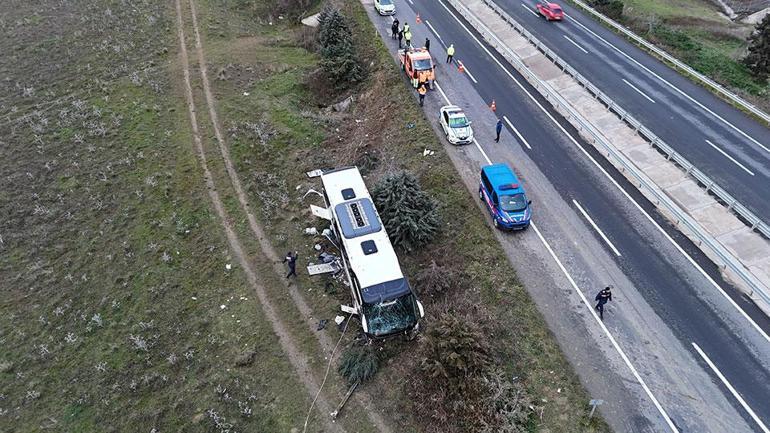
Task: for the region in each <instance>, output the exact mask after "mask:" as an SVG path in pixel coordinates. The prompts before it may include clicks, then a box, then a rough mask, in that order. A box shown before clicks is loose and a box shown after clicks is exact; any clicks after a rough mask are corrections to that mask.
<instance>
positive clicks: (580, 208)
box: [572, 199, 620, 257]
mask: <svg viewBox="0 0 770 433" xmlns="http://www.w3.org/2000/svg"><path fill="white" fill-rule="evenodd" d="M572 203H575V206H577V208H578V210H579V211H580V213H582V214H583V216H584V217H585V219H587V220H588V222H589V223H591V226H592V227H593V228H594V230H596V231H597V232H598V233H599V236H601V237H602V239H604V242H606V243H607V245H609V247H610V249H612V252H613V253H615V255H616V256H618V257H620V251H618V249H617V248H615V245H613V244H612V242H610V240H609V238H607V236H606V235H605V234H604V232H603V231H602V230H601V229H600V228H599V226H597V225H596V223H595V222H594V220H593V219H592V218H591V216H590V215H588V213H587V212H586V211H585V209H583V206H580V203H578V201H577V200H575V199H573V200H572Z"/></svg>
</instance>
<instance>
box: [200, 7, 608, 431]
mask: <svg viewBox="0 0 770 433" xmlns="http://www.w3.org/2000/svg"><path fill="white" fill-rule="evenodd" d="M207 4H208V5H209V9H210V10H217V13H216V14H213V15H210V16H208V17H207V18H206V19H205V20H204V21H205V24H203V28H205V29H208V30H207V31H204V33H205V35H204V38H205V39H206V49H207V58H208V59H209V62H210V63H211V65H210V70H211V71H217V72H221V74H219V75H220V76H221V77H222V78H223V79H221V80H216V81H215V82H213V83H212V85H213V87H214V91H215V94H216V98H217V100H218V106H219V110H220V117H221V120H222V122H223V124H224V127H225V129H227V130H228V141H229V143H230V147H231V154H232V156H233V158H234V159H235V161H236V166H237V170H238V171H239V174H240V176H241V178H242V180H243V182H244V184H246V185H248V189H249V195H250V199H251V201H252V202H254V203H257V204H259V205H260V207H261V211H260V213H259V215H258V216H259V217H260V219H261V222H262V223H263V224H264V225H265V226H266V227H267V229H268V233H269V234H270V236H271V242H272V243H273V245H274V246H275V247H276V249H278V250H279V251H281V250H295V249H296V250H299V253H300V257H301V258H300V265H303V266H304V264H305V263H307V261H308V260H312V256H313V255H314V252H313V250H312V245H313V243H314V242H316V240H314V239H312V238H310V237H306V236H303V235H302V234H301V232H302V230H303V229H304V228H305V227H308V226H311V225H315V226H316V227H320V226H321V223H320V221H319V220H317V219H314V218H313V217H312V216H310V215H309V212H308V211H307V206H308V202H306V201H302V196H303V195H304V193H305V192H306V191H307V189H308V188H310V187H316V188H317V187H318V184H317V182H315V181H313V180H308V179H307V178H306V177H305V175H304V172H305V171H306V170H310V169H315V168H328V167H338V166H342V165H346V164H358V165H359V166H363V167H366V173H367V177H366V178H367V181H368V183H369V184H370V185H372V184H373V183H374V182H375V181H376V180H377V179H378V178H380V177H381V176H382V175H383V174H385V173H388V172H391V171H394V170H398V169H408V170H411V171H413V172H415V173H417V174H418V175H419V177H420V179H421V182H422V184H423V186H424V187H425V188H426V189H428V190H429V191H430V193H431V194H432V195H433V196H434V197H435V198H436V199H437V200H438V201H439V202H440V203H441V208H442V213H443V215H444V216H445V228H444V231H443V233H442V235H441V236H440V237H439V239H438V240H437V241H436V242H434V243H433V244H431V245H430V247H429V248H426V249H424V250H423V251H420V252H418V253H415V254H411V255H405V254H404V255H402V262H403V264H404V265H405V267H406V269H407V273H408V275H410V276H414V274H415V272H416V271H417V270H418V269H420V268H421V267H422V266H425V265H426V264H427V263H430V261H431V260H432V259H436V260H437V261H439V262H441V263H442V264H445V265H449V266H457V267H460V268H462V269H463V271H464V272H465V273H466V274H467V275H468V279H469V280H470V281H472V284H470V285H469V286H468V287H466V288H464V289H462V290H460V289H459V288H458V289H457V290H455V291H454V292H452V293H450V294H449V296H448V297H447V298H446V299H425V298H424V301H425V303H426V307H427V312H428V317H427V318H426V325H427V326H430V321H431V320H432V319H434V318H435V317H436V314H437V312H438V311H440V310H442V309H444V308H447V307H451V306H453V305H456V304H457V302H458V300H460V299H470V300H471V303H472V304H474V306H473V307H472V309H473V310H474V311H476V312H477V313H476V314H478V315H477V316H476V318H479V317H486V318H487V319H488V323H489V326H487V328H486V331H487V332H489V333H490V334H494V335H495V336H496V337H497V338H496V339H494V342H495V346H496V350H497V356H498V361H499V362H500V363H501V364H502V365H504V366H505V368H506V369H507V370H508V371H509V372H510V373H511V374H512V375H516V376H520V377H524V378H525V380H526V383H527V386H528V387H529V388H530V390H531V391H532V392H533V394H534V395H536V396H537V398H538V401H540V402H541V403H542V407H543V417H542V420H540V419H537V421H535V422H534V423H533V426H532V428H533V430H542V431H546V430H547V431H604V430H605V429H606V427H604V426H603V425H597V424H595V425H588V424H587V423H586V420H585V418H584V416H585V411H584V403H585V401H587V396H586V395H585V394H584V392H583V391H582V388H581V387H580V385H579V383H578V381H577V379H576V377H575V376H574V374H573V373H572V371H571V369H570V367H569V365H568V364H567V363H566V361H565V360H564V358H563V357H562V355H561V353H560V352H559V349H558V347H557V345H556V343H555V341H554V339H553V338H552V336H551V335H550V332H549V331H548V329H547V328H546V326H545V324H544V322H543V321H542V319H541V318H540V315H539V313H538V312H537V310H536V308H535V307H534V305H533V304H532V302H531V301H530V300H529V298H528V297H527V295H526V292H525V291H524V290H523V288H521V287H520V286H519V285H518V283H517V282H516V277H515V273H514V271H513V270H512V269H511V268H509V267H505V266H501V264H500V263H499V257H501V256H502V255H503V253H502V252H501V250H500V247H499V246H498V245H497V244H496V242H495V240H494V237H493V236H492V233H491V231H490V228H489V227H488V225H487V224H486V223H485V220H484V219H483V216H482V215H481V213H480V212H479V211H478V208H477V207H476V205H475V203H474V202H473V200H474V199H473V197H471V196H470V194H468V192H467V190H466V189H465V187H464V186H463V185H462V183H461V182H460V180H459V178H458V177H457V175H456V172H455V171H454V168H453V167H452V165H451V162H450V161H449V159H448V158H447V156H446V154H444V153H443V150H442V147H441V145H440V144H439V143H438V142H437V138H436V137H435V135H434V133H433V131H432V129H431V128H430V126H429V124H428V123H427V120H426V119H425V118H424V117H423V114H422V112H421V111H419V110H418V108H417V106H416V105H417V104H416V101H415V100H414V99H413V95H411V93H410V92H409V90H408V89H407V88H406V86H405V83H404V81H403V79H402V77H401V75H400V73H399V71H398V69H397V67H396V66H395V65H394V64H393V62H392V59H390V57H389V56H388V54H387V51H386V50H385V49H384V47H383V46H382V45H381V41H380V40H379V38H377V37H373V35H375V33H374V30H373V28H372V27H371V24H370V23H369V21H368V18H367V16H366V14H365V12H364V11H363V9H362V7H361V6H360V5H359V4H358V2H348V3H345V4H344V6H345V9H346V12H347V13H348V14H349V15H351V16H353V17H354V29H353V30H354V36H355V38H356V40H357V41H358V45H359V47H360V49H361V58H363V59H367V62H371V65H370V66H371V67H370V70H371V76H370V78H369V79H368V80H367V81H366V82H365V83H364V84H363V85H362V86H360V88H358V89H357V91H356V95H355V96H356V98H357V101H358V102H357V103H356V104H354V108H353V111H352V112H350V113H344V114H337V113H328V112H327V111H325V110H323V109H322V108H321V107H322V106H325V105H328V104H330V103H332V102H336V101H337V100H339V99H341V98H342V97H343V96H345V95H336V96H335V95H334V92H331V91H330V90H329V89H328V88H326V87H324V86H323V85H321V84H320V83H319V82H318V80H316V79H315V78H314V76H313V73H312V72H313V70H314V69H315V63H316V61H317V59H316V58H315V56H313V55H312V54H310V53H308V52H307V51H304V50H303V49H301V48H298V46H299V45H301V43H302V41H305V40H306V38H305V36H306V35H305V31H304V30H303V29H300V28H298V27H296V26H295V25H293V24H290V23H287V22H286V21H281V20H276V21H274V22H273V24H272V25H271V24H269V23H268V22H267V20H266V19H264V20H260V19H259V18H258V17H256V18H252V17H250V16H248V15H243V14H241V13H239V12H238V10H237V9H233V10H231V11H230V13H225V11H224V10H222V9H217V8H215V7H213V3H211V2H209V3H207ZM426 147H427V148H430V149H433V150H435V151H436V155H435V156H433V157H430V158H425V157H423V156H422V151H423V149H424V148H426ZM458 234H461V235H458ZM491 267H493V268H494V269H496V270H497V271H496V272H494V273H490V272H489V271H488V270H489V269H490V268H491ZM298 284H299V286H300V289H301V290H302V291H303V293H304V294H305V297H306V298H307V299H308V302H309V303H310V304H311V305H313V306H314V308H315V310H316V316H317V317H316V318H317V319H322V318H325V319H332V318H333V317H334V315H336V314H337V312H338V309H337V308H338V304H339V302H347V299H348V293H347V291H346V289H345V288H339V289H337V291H336V292H334V293H327V292H325V291H324V289H323V284H322V283H321V282H320V281H319V280H316V279H310V278H307V277H305V276H302V277H301V278H300V279H299V283H298ZM327 332H330V333H331V334H332V335H333V336H337V335H338V334H337V332H336V331H334V330H328V331H327ZM419 346H420V343H419V342H417V343H402V342H398V341H393V342H390V343H388V344H387V345H385V347H384V348H383V349H382V350H383V351H384V352H385V353H386V358H387V361H386V363H385V368H384V370H383V371H381V372H380V373H378V376H377V378H376V380H375V381H374V382H373V383H371V384H368V385H366V386H365V387H364V389H363V391H364V392H368V393H370V394H371V395H373V396H374V398H375V400H376V401H378V402H379V403H380V404H381V405H382V406H383V407H384V408H385V410H386V417H387V419H389V420H392V421H393V422H394V423H396V427H397V430H398V431H415V430H414V428H415V426H418V427H422V428H425V427H426V425H425V424H424V423H425V422H426V420H425V418H424V417H421V416H419V415H418V414H415V413H414V411H413V410H412V405H411V403H410V402H409V401H408V399H407V397H406V394H407V391H408V390H409V386H410V384H409V382H408V378H409V375H410V374H411V372H413V371H414V370H415V369H416V367H417V365H416V362H417V360H418V356H419V354H418V353H417V352H416V351H415V349H419ZM557 390H559V391H558V392H557ZM348 416H350V415H348Z"/></svg>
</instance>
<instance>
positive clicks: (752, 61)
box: [743, 15, 770, 80]
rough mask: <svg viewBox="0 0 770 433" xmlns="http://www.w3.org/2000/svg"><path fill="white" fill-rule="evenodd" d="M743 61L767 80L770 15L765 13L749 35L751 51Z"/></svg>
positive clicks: (769, 55) (769, 66)
mask: <svg viewBox="0 0 770 433" xmlns="http://www.w3.org/2000/svg"><path fill="white" fill-rule="evenodd" d="M743 63H744V64H745V65H746V66H748V67H749V69H750V70H751V72H752V73H753V74H754V76H756V77H757V78H760V79H762V80H765V79H767V77H768V75H770V15H765V18H764V19H763V20H762V21H761V22H760V23H759V24H757V28H756V29H755V30H754V32H753V33H752V34H751V36H750V37H749V53H748V55H746V57H745V58H744V59H743Z"/></svg>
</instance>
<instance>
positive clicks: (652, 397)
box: [530, 222, 679, 433]
mask: <svg viewBox="0 0 770 433" xmlns="http://www.w3.org/2000/svg"><path fill="white" fill-rule="evenodd" d="M530 225H531V226H532V228H533V229H534V230H535V233H537V237H539V238H540V242H542V243H543V245H545V248H546V249H547V250H548V253H549V254H551V257H552V258H553V260H554V261H555V262H556V264H557V265H558V266H559V269H561V272H562V273H563V274H564V276H565V277H567V280H568V281H569V283H570V285H571V286H572V288H573V289H574V290H575V292H576V293H577V294H578V296H580V299H581V300H582V301H583V304H584V305H585V306H586V307H587V308H588V310H589V311H590V312H591V315H592V316H593V318H594V320H596V323H598V324H599V326H600V327H601V328H602V331H604V335H606V336H607V338H609V340H610V343H612V346H613V347H614V348H615V351H617V352H618V354H620V357H621V358H622V359H623V362H625V364H626V366H627V367H628V368H629V370H631V373H633V375H634V377H635V378H636V380H637V381H638V382H639V384H640V385H642V388H643V389H644V392H645V393H646V394H647V396H648V397H650V400H652V404H654V405H655V407H656V408H657V409H658V412H660V414H661V415H662V416H663V418H664V419H665V420H666V423H667V424H668V427H669V428H670V429H671V431H672V432H674V433H678V432H679V429H677V427H676V425H674V422H673V421H671V418H669V416H668V413H666V410H665V409H663V406H661V404H660V402H658V399H657V398H655V395H653V393H652V391H651V390H650V388H649V387H648V386H647V383H646V382H645V381H644V379H642V376H641V375H640V374H639V372H638V371H636V368H635V367H634V365H633V364H631V360H629V359H628V356H626V353H625V352H623V349H621V348H620V345H618V342H617V341H615V338H614V337H613V336H612V334H611V333H610V331H609V329H607V326H605V325H604V322H603V321H602V319H600V318H599V315H598V314H596V310H595V309H594V307H593V305H591V303H590V302H588V299H587V298H586V296H585V295H584V294H583V292H581V291H580V288H579V287H578V285H577V283H575V280H574V279H573V278H572V276H571V275H570V274H569V272H567V268H565V267H564V265H563V264H562V263H561V260H559V257H557V256H556V253H555V252H554V251H553V248H551V245H550V244H548V241H546V240H545V238H544V237H543V234H542V233H540V230H538V228H537V226H536V225H535V223H534V222H530Z"/></svg>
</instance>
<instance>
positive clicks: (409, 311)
mask: <svg viewBox="0 0 770 433" xmlns="http://www.w3.org/2000/svg"><path fill="white" fill-rule="evenodd" d="M363 307H364V316H365V317H366V323H367V324H368V325H369V334H372V335H375V336H385V335H388V334H394V333H397V332H402V331H406V330H407V329H409V328H411V327H413V326H414V325H415V324H416V323H417V315H416V313H415V310H416V306H415V299H414V295H413V294H411V293H408V294H406V295H404V296H401V297H400V298H396V299H391V300H389V301H383V302H379V303H376V304H366V303H365V304H364V305H363Z"/></svg>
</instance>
